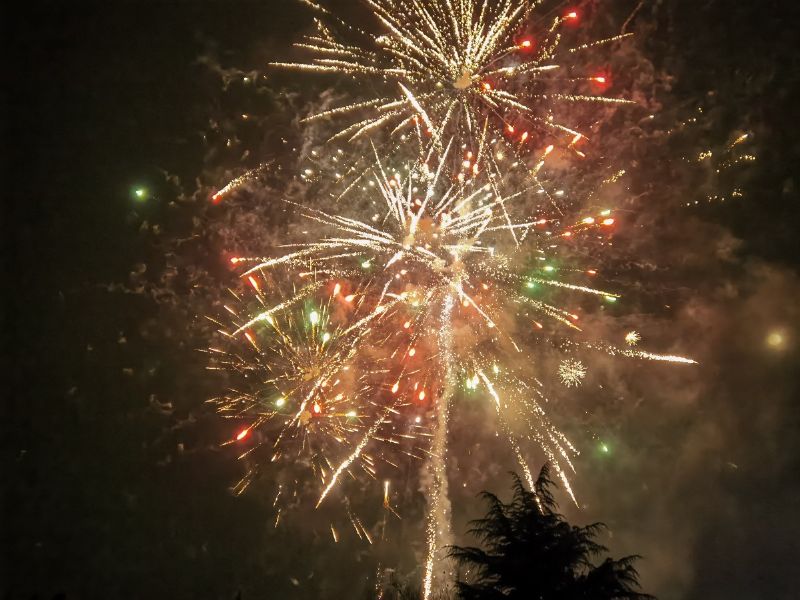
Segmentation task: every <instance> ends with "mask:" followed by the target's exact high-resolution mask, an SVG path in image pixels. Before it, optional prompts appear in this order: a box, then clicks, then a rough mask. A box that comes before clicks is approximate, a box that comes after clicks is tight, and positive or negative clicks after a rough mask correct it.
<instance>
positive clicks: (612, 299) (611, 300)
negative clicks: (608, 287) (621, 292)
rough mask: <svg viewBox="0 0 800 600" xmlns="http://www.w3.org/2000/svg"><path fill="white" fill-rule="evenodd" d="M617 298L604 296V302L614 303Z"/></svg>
mask: <svg viewBox="0 0 800 600" xmlns="http://www.w3.org/2000/svg"><path fill="white" fill-rule="evenodd" d="M616 301H617V298H616V297H615V296H606V302H612V303H613V302H616Z"/></svg>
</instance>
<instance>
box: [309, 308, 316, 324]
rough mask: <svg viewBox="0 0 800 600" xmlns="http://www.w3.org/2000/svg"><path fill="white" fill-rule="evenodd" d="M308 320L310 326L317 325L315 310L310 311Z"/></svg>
mask: <svg viewBox="0 0 800 600" xmlns="http://www.w3.org/2000/svg"><path fill="white" fill-rule="evenodd" d="M308 320H309V322H310V323H311V324H312V325H316V324H317V323H319V313H318V312H317V311H315V310H312V311H311V314H309V315H308Z"/></svg>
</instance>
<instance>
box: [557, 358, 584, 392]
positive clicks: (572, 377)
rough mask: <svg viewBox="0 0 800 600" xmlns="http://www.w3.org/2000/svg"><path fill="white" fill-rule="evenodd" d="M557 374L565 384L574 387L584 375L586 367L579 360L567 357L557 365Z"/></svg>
mask: <svg viewBox="0 0 800 600" xmlns="http://www.w3.org/2000/svg"><path fill="white" fill-rule="evenodd" d="M558 376H559V378H560V379H561V383H563V384H564V385H565V386H567V387H576V386H579V385H580V384H581V383H582V382H583V378H584V377H586V367H585V366H584V364H583V363H582V362H581V361H579V360H575V359H572V358H569V359H567V360H563V361H561V364H560V365H558Z"/></svg>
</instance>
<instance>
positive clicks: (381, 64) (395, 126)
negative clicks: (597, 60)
mask: <svg viewBox="0 0 800 600" xmlns="http://www.w3.org/2000/svg"><path fill="white" fill-rule="evenodd" d="M304 3H305V4H307V5H309V6H311V7H312V8H314V9H315V10H316V11H317V12H318V13H319V18H317V19H316V20H315V23H316V28H317V31H316V33H315V34H314V35H311V36H308V37H307V38H306V39H305V40H303V42H301V43H299V44H297V45H298V46H299V47H300V48H303V49H304V50H306V51H309V52H310V53H311V54H312V58H311V60H310V61H309V62H296V63H273V64H274V66H278V67H284V68H289V69H296V70H301V71H310V72H315V73H332V74H338V75H344V76H348V77H350V78H353V79H354V80H356V81H359V82H362V83H364V84H367V83H368V84H369V85H370V88H371V89H375V88H376V87H377V88H378V89H380V90H382V92H378V93H382V95H380V97H377V98H372V99H369V100H365V101H358V102H353V103H350V104H345V105H342V106H339V107H335V108H331V109H328V110H324V111H322V112H320V113H318V114H315V115H313V116H311V117H309V119H308V120H317V119H327V118H331V119H341V120H344V121H345V123H346V125H345V126H344V128H342V129H341V130H339V131H338V132H337V133H336V134H335V135H334V136H333V139H349V140H354V139H357V138H359V137H361V136H366V135H370V134H372V133H374V132H377V131H381V132H389V133H390V134H393V135H394V134H397V135H400V136H405V134H406V133H407V132H409V131H414V132H416V133H417V134H418V135H419V136H420V137H423V138H424V137H426V136H430V137H432V138H433V139H434V140H436V141H442V140H445V139H447V138H449V137H452V136H455V137H456V139H457V141H458V145H459V146H463V147H466V148H468V149H472V150H473V151H474V153H475V159H474V161H472V162H473V166H474V167H475V168H479V167H480V166H481V165H484V164H486V165H487V166H491V163H492V161H493V158H492V153H491V152H488V151H487V149H486V147H485V146H486V143H487V142H489V143H494V144H501V145H503V146H506V147H507V151H511V152H515V151H516V150H517V149H519V148H520V147H521V146H522V145H523V144H525V143H527V142H529V141H533V140H532V136H533V135H534V134H536V133H539V134H544V135H551V134H553V135H555V136H556V137H557V138H560V139H563V141H564V144H565V145H566V146H568V147H569V148H570V149H572V150H574V151H575V152H576V153H577V154H579V155H581V156H582V155H583V154H582V152H581V151H580V150H579V149H578V145H579V143H580V142H581V140H584V139H585V134H584V133H582V132H580V131H578V129H577V128H576V127H575V126H573V125H571V124H568V123H564V122H561V121H560V120H559V118H558V117H557V116H556V114H555V112H556V111H555V109H556V107H557V106H558V105H559V104H563V103H598V104H612V105H613V104H626V103H628V102H629V101H627V100H624V99H619V98H614V97H608V96H604V95H603V94H602V92H603V90H605V89H606V87H607V86H608V85H609V75H608V74H607V73H599V74H598V73H587V74H575V73H574V71H575V69H574V68H572V67H573V65H574V63H575V58H576V55H577V54H579V53H581V52H585V51H588V50H590V49H591V50H595V49H597V47H598V46H601V45H603V44H609V43H611V42H615V41H618V40H621V39H623V38H625V37H628V35H629V34H622V35H617V36H613V37H610V38H607V39H602V40H597V41H594V42H591V43H585V44H580V45H577V46H572V47H566V44H565V43H564V42H563V39H564V32H563V28H564V26H565V25H566V24H568V23H572V22H575V21H576V20H577V18H578V15H577V13H576V12H574V11H570V12H566V13H565V14H563V15H558V16H555V17H552V18H551V17H541V18H539V17H538V14H537V12H536V11H535V10H534V8H535V6H536V4H537V3H536V2H531V1H528V0H501V1H499V2H494V1H490V0H483V1H479V2H475V1H473V0H430V1H427V2H422V1H421V0H412V1H411V2H401V1H400V0H368V1H367V5H368V7H369V9H370V10H371V12H372V15H373V17H374V20H375V21H376V23H377V24H378V29H379V31H378V32H376V33H372V32H365V31H362V30H360V29H356V28H354V27H352V26H350V25H348V24H346V23H344V22H342V21H340V20H338V19H337V18H336V17H335V15H333V14H332V13H330V12H329V11H327V10H326V9H325V8H324V7H322V6H320V5H318V4H316V3H313V2H310V1H307V0H306V1H305V2H304ZM529 29H531V30H532V31H533V32H534V33H531V34H530V35H529V34H526V33H525V31H527V30H529Z"/></svg>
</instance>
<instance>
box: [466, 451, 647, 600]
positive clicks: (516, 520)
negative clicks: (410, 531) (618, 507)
mask: <svg viewBox="0 0 800 600" xmlns="http://www.w3.org/2000/svg"><path fill="white" fill-rule="evenodd" d="M552 487H553V482H552V481H551V480H550V477H549V470H548V467H547V465H545V467H544V468H542V470H541V472H540V474H539V478H538V479H537V481H536V485H535V486H534V490H533V491H528V490H526V489H525V487H524V486H523V484H522V481H521V480H520V478H519V476H517V475H514V486H513V489H514V495H513V498H512V499H511V502H509V503H508V504H504V503H503V502H501V501H500V500H499V499H498V498H497V496H495V495H494V494H491V493H489V492H483V494H481V495H482V497H483V498H484V499H485V500H486V502H487V504H488V506H489V510H488V512H487V514H486V516H485V517H484V518H482V519H478V520H475V521H472V523H471V525H472V528H471V529H470V531H469V533H470V534H472V535H473V536H474V537H476V538H477V539H478V540H480V542H481V547H461V546H453V547H451V549H450V556H451V557H452V558H454V559H455V560H456V561H457V563H458V565H459V567H460V572H461V573H462V575H463V576H465V577H464V579H463V580H462V579H459V580H458V581H457V582H456V591H457V595H458V597H459V598H462V599H463V600H493V599H498V600H499V599H502V600H509V599H512V600H513V599H523V598H524V599H526V600H644V599H652V598H653V597H652V596H650V595H647V594H642V593H640V592H638V591H636V590H637V589H638V588H639V580H638V573H637V571H636V569H635V568H634V566H633V563H634V562H635V561H636V560H637V559H638V558H639V557H638V556H628V557H625V558H621V559H619V560H613V559H611V558H605V559H604V560H603V561H602V562H600V564H595V561H596V560H597V559H599V557H600V555H604V554H606V552H607V551H608V550H607V548H605V547H604V546H602V545H601V544H599V543H597V542H596V541H595V539H596V537H597V535H598V534H599V533H600V532H601V531H602V530H603V529H604V527H605V526H604V525H603V524H602V523H595V524H593V525H589V526H586V527H575V526H573V525H570V524H569V523H567V521H566V520H565V519H564V517H563V516H562V515H561V514H559V513H558V512H557V511H556V509H557V505H556V502H555V499H554V498H553V494H552V493H551V488H552Z"/></svg>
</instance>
